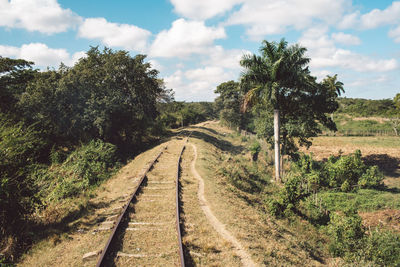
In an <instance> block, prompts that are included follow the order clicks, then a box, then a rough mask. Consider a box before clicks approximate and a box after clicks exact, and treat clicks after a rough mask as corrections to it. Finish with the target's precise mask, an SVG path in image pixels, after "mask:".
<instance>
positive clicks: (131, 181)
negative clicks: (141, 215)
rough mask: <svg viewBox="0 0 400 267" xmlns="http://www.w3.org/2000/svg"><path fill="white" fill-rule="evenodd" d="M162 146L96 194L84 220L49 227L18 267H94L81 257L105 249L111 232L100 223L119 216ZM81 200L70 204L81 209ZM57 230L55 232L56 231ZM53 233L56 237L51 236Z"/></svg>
mask: <svg viewBox="0 0 400 267" xmlns="http://www.w3.org/2000/svg"><path fill="white" fill-rule="evenodd" d="M161 147H162V145H159V146H157V147H154V148H153V149H150V150H148V151H146V152H144V153H142V154H140V155H138V156H137V157H136V158H135V159H134V160H132V161H131V162H130V163H129V164H127V165H126V166H125V167H123V168H122V169H121V170H120V171H119V172H118V173H117V174H116V175H115V176H114V177H112V178H111V179H109V180H108V181H107V182H105V183H104V184H103V185H102V186H101V187H99V188H98V190H96V192H95V194H96V196H95V197H93V198H92V199H90V200H89V202H88V203H87V208H86V209H85V212H83V213H82V214H81V216H77V217H78V218H76V219H73V220H71V221H69V222H64V224H63V225H62V229H61V230H60V229H59V228H60V225H57V229H56V228H55V227H56V226H53V225H48V227H47V229H46V232H48V233H49V234H48V235H47V237H46V238H44V239H43V240H42V241H40V242H38V243H37V244H35V245H34V246H33V248H32V249H31V250H30V251H28V252H27V253H26V254H25V255H24V256H23V257H22V258H21V260H20V262H19V263H18V265H19V266H93V265H95V262H96V259H93V260H90V261H87V262H83V261H82V256H83V255H84V254H85V253H87V252H91V251H98V250H100V249H102V248H103V246H104V245H105V242H106V240H107V238H108V236H109V234H110V231H105V232H99V231H97V229H98V228H99V226H100V224H101V222H103V221H105V220H107V218H108V217H109V216H112V215H114V214H117V213H118V210H114V209H115V208H118V207H121V206H122V205H123V203H124V202H123V201H124V200H126V199H127V197H128V195H129V194H130V193H131V192H132V191H133V190H134V188H135V187H136V185H137V182H138V180H137V178H138V177H139V176H140V174H141V173H143V172H144V170H145V169H146V167H147V164H148V163H149V162H150V161H151V160H152V159H153V158H154V157H155V155H156V154H157V153H158V152H159V151H160V150H161ZM79 201H80V200H79V199H75V200H73V201H71V203H67V204H68V205H70V206H71V209H72V208H73V207H74V206H80V205H82V204H80V203H79ZM60 223H63V222H60ZM53 227H54V229H53ZM52 233H53V234H52Z"/></svg>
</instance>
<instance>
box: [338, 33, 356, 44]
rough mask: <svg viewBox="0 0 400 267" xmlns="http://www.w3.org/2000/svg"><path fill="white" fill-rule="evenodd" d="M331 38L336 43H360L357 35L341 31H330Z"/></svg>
mask: <svg viewBox="0 0 400 267" xmlns="http://www.w3.org/2000/svg"><path fill="white" fill-rule="evenodd" d="M332 39H333V40H334V41H335V42H336V43H341V44H345V45H359V44H361V40H360V38H358V37H357V36H354V35H351V34H346V33H343V32H338V33H332Z"/></svg>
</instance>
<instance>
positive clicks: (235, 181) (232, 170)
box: [218, 159, 271, 193]
mask: <svg viewBox="0 0 400 267" xmlns="http://www.w3.org/2000/svg"><path fill="white" fill-rule="evenodd" d="M218 172H219V173H220V174H221V175H223V176H225V177H226V178H227V181H228V182H229V183H230V184H231V185H233V186H234V187H235V188H237V189H239V190H240V191H243V192H246V193H260V192H262V191H263V190H264V187H265V186H266V185H267V184H268V181H269V180H270V179H271V178H270V176H269V174H267V173H266V172H263V171H260V170H259V169H258V166H257V165H254V164H248V162H244V161H241V160H239V159H229V160H228V162H226V164H224V165H223V166H222V167H221V168H220V169H219V170H218Z"/></svg>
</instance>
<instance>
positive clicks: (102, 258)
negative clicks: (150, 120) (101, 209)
mask: <svg viewBox="0 0 400 267" xmlns="http://www.w3.org/2000/svg"><path fill="white" fill-rule="evenodd" d="M191 134H192V132H190V134H189V135H188V136H187V138H186V140H185V142H184V144H183V146H182V150H181V152H180V154H179V159H178V163H177V172H176V230H177V234H178V243H179V244H178V245H179V261H180V264H181V266H182V267H185V258H184V252H183V246H182V234H181V226H180V208H179V207H180V198H179V176H180V175H179V173H180V163H181V160H182V154H183V151H184V150H185V146H186V142H187V140H188V138H189V137H190V135H191ZM179 135H180V134H179ZM179 135H178V136H179ZM166 148H167V147H166V146H165V147H164V148H163V149H162V150H161V151H160V153H159V154H158V155H157V156H156V157H155V159H154V160H153V161H152V162H151V163H150V165H149V167H148V168H147V169H146V171H145V172H144V174H143V175H142V176H141V178H140V181H139V184H138V186H137V187H136V188H135V190H134V192H133V193H132V195H131V197H130V198H129V200H128V201H127V203H126V204H125V205H124V206H123V207H124V208H123V211H122V213H121V214H120V216H119V217H118V220H117V222H116V224H115V225H114V228H113V230H112V232H111V235H110V237H109V239H108V240H107V243H106V246H105V247H104V249H103V250H102V252H101V255H100V257H99V259H98V261H97V264H96V267H100V266H104V262H105V258H106V255H107V252H108V250H109V247H110V245H111V243H112V242H113V240H114V238H115V233H116V232H117V230H118V229H119V227H120V223H121V221H122V219H123V217H124V216H125V214H126V212H127V210H128V207H129V204H130V203H131V202H132V201H133V200H134V198H135V197H136V194H137V192H138V191H139V188H140V187H141V186H142V184H143V183H144V181H145V180H146V178H147V173H148V172H149V171H150V170H151V168H152V167H153V165H154V164H155V162H156V161H157V160H158V158H159V157H160V156H161V154H162V153H163V151H164V150H165V149H166Z"/></svg>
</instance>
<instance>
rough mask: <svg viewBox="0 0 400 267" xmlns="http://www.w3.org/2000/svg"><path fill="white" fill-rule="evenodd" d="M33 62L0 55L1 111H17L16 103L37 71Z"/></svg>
mask: <svg viewBox="0 0 400 267" xmlns="http://www.w3.org/2000/svg"><path fill="white" fill-rule="evenodd" d="M32 64H33V62H29V61H26V60H23V59H11V58H6V57H1V56H0V112H2V113H9V114H11V113H15V112H16V111H17V109H16V108H15V104H16V103H17V102H18V98H19V96H20V95H21V94H22V93H23V92H24V91H25V89H26V86H27V84H28V82H30V81H31V80H32V79H33V78H34V76H35V73H36V71H35V70H32ZM14 115H15V114H14Z"/></svg>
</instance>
